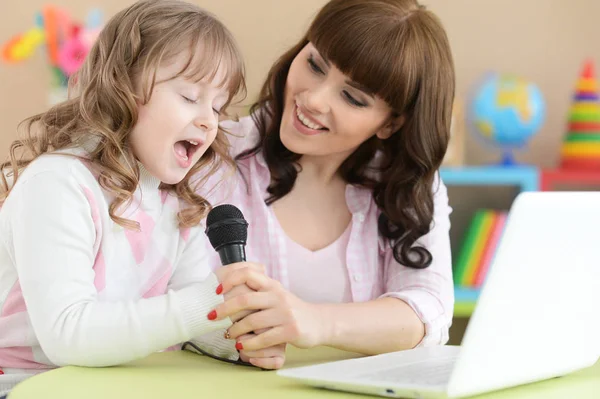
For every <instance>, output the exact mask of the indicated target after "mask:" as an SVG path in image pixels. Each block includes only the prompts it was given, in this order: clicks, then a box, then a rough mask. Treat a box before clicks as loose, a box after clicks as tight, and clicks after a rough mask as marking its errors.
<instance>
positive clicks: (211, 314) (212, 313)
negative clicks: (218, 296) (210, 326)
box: [206, 310, 217, 320]
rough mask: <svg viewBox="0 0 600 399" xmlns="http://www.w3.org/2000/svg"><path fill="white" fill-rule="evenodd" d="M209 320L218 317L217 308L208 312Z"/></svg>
mask: <svg viewBox="0 0 600 399" xmlns="http://www.w3.org/2000/svg"><path fill="white" fill-rule="evenodd" d="M206 317H208V320H214V319H216V318H217V311H216V310H211V311H210V313H209V314H208V316H206Z"/></svg>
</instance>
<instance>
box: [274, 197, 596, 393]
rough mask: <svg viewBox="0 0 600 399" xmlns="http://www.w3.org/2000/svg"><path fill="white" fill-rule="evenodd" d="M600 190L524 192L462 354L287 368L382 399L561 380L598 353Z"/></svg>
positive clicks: (421, 352)
mask: <svg viewBox="0 0 600 399" xmlns="http://www.w3.org/2000/svg"><path fill="white" fill-rule="evenodd" d="M598 304H600V192H525V193H521V194H519V195H518V196H517V198H516V199H515V201H514V202H513V205H512V207H511V209H510V212H509V215H508V218H507V221H506V225H505V230H504V234H503V236H502V238H501V240H500V243H499V246H498V249H497V252H496V255H495V257H494V260H493V263H492V264H491V267H490V270H489V272H488V276H487V278H486V281H485V283H484V286H483V287H482V291H481V293H480V296H479V298H478V301H477V306H476V308H475V310H474V312H473V315H472V316H471V319H470V322H469V324H468V326H467V330H466V332H465V335H464V337H463V340H462V343H461V345H460V346H450V345H445V346H437V347H427V348H416V349H411V350H406V351H400V352H394V353H388V354H383V355H377V356H369V357H363V358H358V359H350V360H342V361H337V362H330V363H325V364H320V365H314V366H306V367H298V368H290V369H283V370H280V371H278V372H277V374H278V375H280V376H282V377H286V378H291V379H295V380H297V381H300V382H302V383H305V384H309V385H311V386H315V387H320V388H329V389H333V390H341V391H349V392H358V393H366V394H371V395H379V396H384V397H403V398H459V397H465V396H471V395H476V394H480V393H485V392H490V391H494V390H499V389H503V388H508V387H513V386H517V385H521V384H527V383H531V382H535V381H540V380H544V379H549V378H553V377H558V376H563V375H565V374H568V373H571V372H573V371H575V370H579V369H582V368H585V367H589V366H592V365H593V364H594V363H595V362H596V361H597V359H598V357H599V355H600V345H599V341H600V322H599V321H600V309H599V307H598Z"/></svg>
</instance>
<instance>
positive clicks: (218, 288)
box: [217, 284, 223, 295]
mask: <svg viewBox="0 0 600 399" xmlns="http://www.w3.org/2000/svg"><path fill="white" fill-rule="evenodd" d="M221 292H223V284H219V286H218V287H217V295H221Z"/></svg>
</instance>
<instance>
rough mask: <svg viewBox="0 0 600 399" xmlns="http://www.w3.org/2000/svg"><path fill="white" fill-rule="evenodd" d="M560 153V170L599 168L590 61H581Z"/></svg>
mask: <svg viewBox="0 0 600 399" xmlns="http://www.w3.org/2000/svg"><path fill="white" fill-rule="evenodd" d="M560 153H561V168H563V169H578V170H582V169H587V170H589V169H598V170H600V102H599V97H598V82H597V80H596V77H595V74H594V64H593V62H592V61H591V60H588V61H587V62H586V63H585V64H584V66H583V70H582V72H581V76H580V77H579V79H578V81H577V86H576V90H575V96H574V97H573V103H572V105H571V109H570V111H569V122H568V131H567V134H566V135H565V138H564V141H563V144H562V148H561V151H560Z"/></svg>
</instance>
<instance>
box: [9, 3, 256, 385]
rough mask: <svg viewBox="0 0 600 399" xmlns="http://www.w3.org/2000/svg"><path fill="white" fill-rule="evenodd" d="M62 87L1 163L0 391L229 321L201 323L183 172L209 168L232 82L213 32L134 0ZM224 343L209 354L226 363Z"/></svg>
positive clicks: (230, 56) (210, 21) (229, 47)
mask: <svg viewBox="0 0 600 399" xmlns="http://www.w3.org/2000/svg"><path fill="white" fill-rule="evenodd" d="M71 83H73V85H72V87H71V89H72V90H73V91H72V96H71V99H69V100H68V101H66V102H64V103H62V104H59V105H57V106H56V107H54V108H52V109H50V110H49V111H48V112H46V113H43V114H40V115H37V116H34V117H31V118H29V119H28V120H27V121H26V123H25V126H26V128H27V133H28V135H27V137H26V138H25V139H24V140H20V141H15V142H14V143H13V144H12V146H11V152H10V162H7V163H5V164H4V165H2V170H3V172H4V173H3V188H4V193H3V196H2V198H1V200H2V202H3V206H2V210H1V212H0V369H1V373H0V374H3V375H0V397H1V396H2V395H3V394H6V393H7V392H8V391H9V390H10V389H11V388H12V387H13V386H14V385H15V384H16V383H18V382H19V381H21V380H23V379H24V378H27V377H28V376H30V375H32V374H34V373H37V372H39V371H42V370H46V369H49V368H53V367H56V366H63V365H80V366H90V367H101V366H110V365H116V364H120V363H124V362H128V361H131V360H133V359H136V358H140V357H143V356H146V355H148V354H150V353H153V352H156V351H159V350H163V349H165V348H168V347H170V346H173V345H176V344H179V343H181V342H184V341H186V340H189V339H191V338H192V337H195V336H198V335H202V334H204V333H208V332H211V331H216V330H221V329H223V328H226V327H228V326H230V325H231V320H230V319H229V318H221V319H220V320H219V321H214V320H213V319H214V317H212V316H211V315H210V311H211V310H212V309H213V308H214V307H215V306H216V305H218V304H219V303H221V302H223V295H220V294H221V290H220V289H218V281H217V280H218V279H217V277H216V276H215V275H214V274H212V273H211V272H210V269H209V267H208V263H207V261H206V256H207V253H206V252H205V251H200V250H199V248H201V247H204V241H205V235H204V233H203V231H201V229H200V227H199V226H198V223H199V222H200V220H201V219H202V218H203V217H204V216H205V214H206V212H207V210H208V203H207V201H206V200H205V199H204V198H202V197H201V196H199V195H198V194H196V193H195V190H197V189H198V185H199V184H202V182H198V181H194V180H192V179H191V176H192V175H194V174H196V173H197V172H198V171H199V170H201V169H203V168H210V170H211V171H214V170H215V169H216V168H218V167H219V164H220V162H219V155H221V156H222V155H224V139H223V132H222V131H221V130H220V129H219V127H218V122H219V114H220V113H221V112H223V111H224V110H225V109H226V108H227V106H228V104H229V103H230V101H231V100H232V98H233V97H234V96H235V95H236V94H238V93H240V92H242V91H243V89H244V78H243V67H242V62H241V57H240V53H239V51H238V49H237V47H236V44H235V42H234V40H233V38H232V36H231V35H230V33H229V31H228V30H227V29H226V28H225V27H224V26H223V25H222V24H221V23H220V22H219V21H217V20H216V19H215V18H214V17H213V16H211V15H209V14H207V13H206V12H204V11H203V10H201V9H199V8H198V7H196V6H193V5H190V4H187V3H184V2H179V1H176V0H160V1H155V0H145V1H140V2H137V3H135V4H134V5H132V6H131V7H129V8H127V9H125V10H123V11H121V12H120V13H118V14H117V15H116V16H115V17H114V18H112V19H111V20H110V21H109V22H108V24H107V25H106V27H105V28H104V30H103V31H102V33H101V34H100V37H99V38H98V40H97V43H96V44H95V45H94V47H93V49H92V50H91V52H90V54H89V56H88V57H87V60H86V62H85V64H84V65H83V67H82V69H81V70H80V72H79V73H78V74H77V75H76V76H74V77H73V78H72V79H71ZM22 151H25V155H28V156H27V157H22V156H20V155H22V154H23V152H22ZM209 174H210V172H209ZM241 266H244V265H236V267H241ZM245 266H248V265H245ZM223 270H225V269H223ZM223 270H221V271H220V273H221V277H223V276H225V274H226V272H224V271H223ZM233 320H235V318H233ZM231 347H232V345H224V346H223V347H216V348H214V347H213V348H210V349H211V350H212V351H213V352H215V353H219V354H220V355H221V356H223V357H233V358H237V352H236V353H234V354H231V353H229V352H230V350H229V349H230V348H231ZM234 352H235V349H234Z"/></svg>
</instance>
